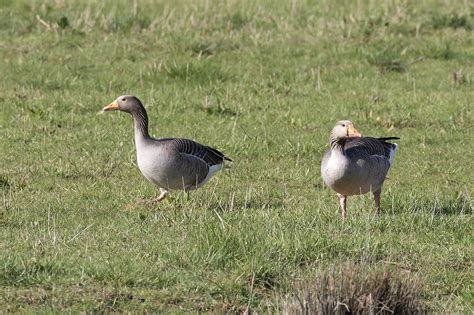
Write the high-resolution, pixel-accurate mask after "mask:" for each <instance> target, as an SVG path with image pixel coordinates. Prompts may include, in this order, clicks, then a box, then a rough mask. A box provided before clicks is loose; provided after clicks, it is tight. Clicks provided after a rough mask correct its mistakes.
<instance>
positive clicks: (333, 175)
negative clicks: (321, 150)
mask: <svg viewBox="0 0 474 315" xmlns="http://www.w3.org/2000/svg"><path fill="white" fill-rule="evenodd" d="M395 139H400V138H397V137H389V138H371V137H362V135H361V133H360V132H359V131H358V130H357V129H356V128H355V127H354V124H353V123H352V122H350V121H349V120H341V121H338V122H337V123H336V126H335V127H334V128H333V129H332V132H331V139H330V144H331V148H330V149H329V150H328V151H326V153H325V154H324V157H323V160H322V162H321V176H322V178H323V181H324V182H325V183H326V185H328V186H329V187H331V188H332V189H333V190H335V191H336V192H337V194H338V196H339V199H340V206H341V210H342V216H343V217H344V218H345V217H346V214H347V211H346V207H347V196H352V195H359V194H365V193H368V192H372V193H373V194H374V199H375V206H376V209H377V213H379V212H380V194H381V191H382V186H383V183H384V181H385V177H386V176H387V173H388V170H389V168H390V165H391V164H392V162H393V159H394V157H395V153H396V151H397V144H396V143H390V142H388V141H389V140H395Z"/></svg>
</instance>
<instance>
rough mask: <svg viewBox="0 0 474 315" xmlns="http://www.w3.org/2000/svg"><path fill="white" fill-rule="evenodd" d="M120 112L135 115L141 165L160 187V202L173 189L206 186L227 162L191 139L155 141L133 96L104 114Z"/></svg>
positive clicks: (216, 151)
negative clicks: (114, 111)
mask: <svg viewBox="0 0 474 315" xmlns="http://www.w3.org/2000/svg"><path fill="white" fill-rule="evenodd" d="M111 110H120V111H122V112H126V113H129V114H131V115H132V117H133V121H134V127H135V146H136V150H137V164H138V168H139V169H140V171H141V172H142V174H143V175H144V176H145V177H146V178H147V179H148V180H149V181H150V182H152V183H154V184H155V185H157V186H158V187H159V188H160V195H159V197H158V198H157V201H161V200H163V199H164V198H165V197H166V194H167V193H168V191H169V190H179V189H182V190H185V191H189V190H193V189H196V188H199V187H201V186H202V185H204V184H205V183H206V182H207V181H208V180H209V179H210V178H211V177H212V176H213V175H214V174H215V173H216V172H217V171H219V170H221V169H223V168H224V163H225V160H227V161H232V160H231V159H229V158H228V157H226V156H225V155H224V154H223V153H222V152H220V151H218V150H216V149H214V148H211V147H208V146H205V145H202V144H199V143H197V142H195V141H193V140H189V139H178V138H166V139H154V138H152V137H150V135H149V133H148V115H147V113H146V110H145V107H144V106H143V104H142V103H141V101H140V100H139V99H138V98H137V97H135V96H130V95H123V96H120V97H118V98H117V99H116V100H115V101H113V102H112V103H110V104H109V105H107V106H105V107H104V108H103V111H111Z"/></svg>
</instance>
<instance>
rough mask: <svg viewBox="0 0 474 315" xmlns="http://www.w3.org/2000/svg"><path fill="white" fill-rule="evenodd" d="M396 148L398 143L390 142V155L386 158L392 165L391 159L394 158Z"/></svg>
mask: <svg viewBox="0 0 474 315" xmlns="http://www.w3.org/2000/svg"><path fill="white" fill-rule="evenodd" d="M397 149H398V144H396V143H394V144H392V148H391V149H390V157H389V158H388V161H389V162H390V165H392V163H393V160H394V159H395V154H396V153H397Z"/></svg>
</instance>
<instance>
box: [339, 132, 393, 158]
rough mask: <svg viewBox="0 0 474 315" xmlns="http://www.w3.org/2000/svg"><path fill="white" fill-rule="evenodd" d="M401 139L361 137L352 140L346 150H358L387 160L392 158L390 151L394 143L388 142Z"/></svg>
mask: <svg viewBox="0 0 474 315" xmlns="http://www.w3.org/2000/svg"><path fill="white" fill-rule="evenodd" d="M395 139H400V138H398V137H387V138H372V137H360V138H350V139H348V140H347V141H346V144H345V145H344V150H348V149H352V148H355V149H358V150H362V151H364V152H365V153H367V154H369V155H382V156H385V157H386V158H390V150H391V149H392V145H393V144H392V143H390V142H387V141H388V140H395Z"/></svg>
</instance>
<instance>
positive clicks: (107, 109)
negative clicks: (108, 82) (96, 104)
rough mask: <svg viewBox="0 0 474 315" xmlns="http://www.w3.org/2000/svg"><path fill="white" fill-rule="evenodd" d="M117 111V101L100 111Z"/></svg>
mask: <svg viewBox="0 0 474 315" xmlns="http://www.w3.org/2000/svg"><path fill="white" fill-rule="evenodd" d="M118 109H119V106H118V104H117V101H113V102H112V103H110V104H109V105H107V106H105V107H104V108H102V110H103V111H104V112H106V111H109V110H118Z"/></svg>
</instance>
